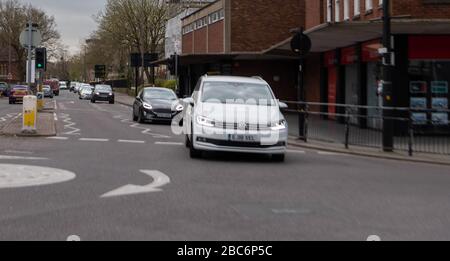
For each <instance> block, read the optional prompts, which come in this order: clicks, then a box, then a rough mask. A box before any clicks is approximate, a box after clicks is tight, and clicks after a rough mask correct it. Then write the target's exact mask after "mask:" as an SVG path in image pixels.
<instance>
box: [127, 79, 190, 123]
mask: <svg viewBox="0 0 450 261" xmlns="http://www.w3.org/2000/svg"><path fill="white" fill-rule="evenodd" d="M182 111H183V105H182V104H180V102H179V100H178V97H177V95H176V94H175V92H174V91H172V90H171V89H167V88H159V87H148V88H144V89H143V90H141V91H140V93H139V95H138V96H137V97H136V99H135V101H134V103H133V121H138V122H139V123H144V122H146V121H166V122H171V121H172V119H173V118H174V117H175V116H176V115H177V114H179V113H180V112H182Z"/></svg>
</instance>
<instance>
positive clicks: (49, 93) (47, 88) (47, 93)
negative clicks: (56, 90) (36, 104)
mask: <svg viewBox="0 0 450 261" xmlns="http://www.w3.org/2000/svg"><path fill="white" fill-rule="evenodd" d="M42 91H43V92H44V98H51V99H53V95H54V94H53V91H52V87H50V85H44V86H43V87H42Z"/></svg>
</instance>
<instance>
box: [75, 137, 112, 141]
mask: <svg viewBox="0 0 450 261" xmlns="http://www.w3.org/2000/svg"><path fill="white" fill-rule="evenodd" d="M78 140H79V141H92V142H106V141H109V139H97V138H80V139H78Z"/></svg>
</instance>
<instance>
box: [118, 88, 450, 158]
mask: <svg viewBox="0 0 450 261" xmlns="http://www.w3.org/2000/svg"><path fill="white" fill-rule="evenodd" d="M116 101H117V102H118V103H120V104H123V105H126V106H133V103H134V98H133V97H131V96H129V95H126V94H123V93H119V94H116ZM287 118H288V119H289V120H290V122H291V123H292V121H291V119H293V118H295V117H293V115H289V116H288V117H287ZM291 125H292V126H291ZM290 129H291V131H290V134H291V135H290V136H289V139H288V142H289V145H290V146H294V147H301V148H309V149H316V150H323V151H328V152H335V153H344V154H352V155H359V156H366V157H374V158H382V159H390V160H401V161H410V162H422V163H430V164H440V165H449V166H450V155H446V154H437V153H418V152H414V154H413V156H410V155H409V154H408V152H407V151H406V150H396V151H394V152H384V151H382V150H381V149H380V148H376V147H374V146H355V145H351V146H349V148H348V149H346V148H345V146H344V145H343V144H342V143H336V142H324V141H320V140H315V139H310V140H309V141H308V142H303V141H302V140H299V139H298V138H297V137H296V136H294V135H292V134H294V133H295V132H296V130H297V129H298V127H297V126H296V124H295V123H294V124H290ZM324 136H326V135H324ZM341 136H343V135H341Z"/></svg>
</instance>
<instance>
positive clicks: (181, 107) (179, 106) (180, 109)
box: [175, 104, 184, 111]
mask: <svg viewBox="0 0 450 261" xmlns="http://www.w3.org/2000/svg"><path fill="white" fill-rule="evenodd" d="M175 110H176V111H182V110H184V107H183V105H181V104H178V105H177V107H176V108H175Z"/></svg>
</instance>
